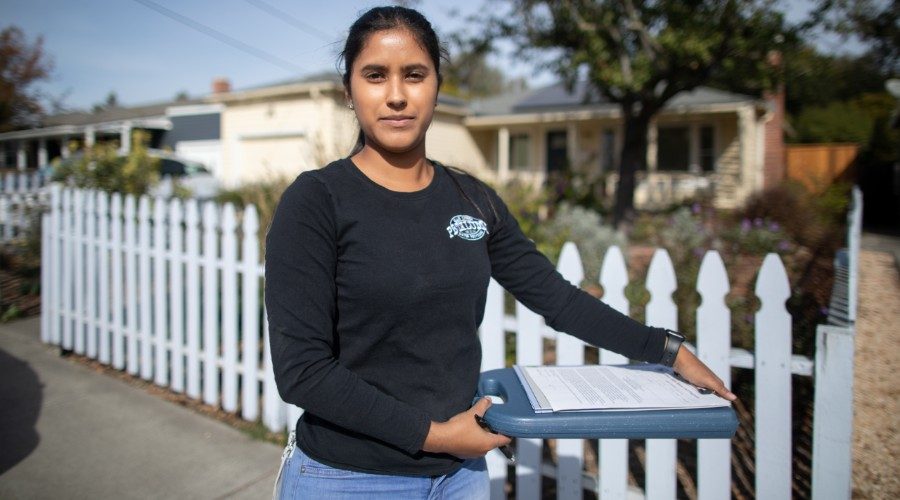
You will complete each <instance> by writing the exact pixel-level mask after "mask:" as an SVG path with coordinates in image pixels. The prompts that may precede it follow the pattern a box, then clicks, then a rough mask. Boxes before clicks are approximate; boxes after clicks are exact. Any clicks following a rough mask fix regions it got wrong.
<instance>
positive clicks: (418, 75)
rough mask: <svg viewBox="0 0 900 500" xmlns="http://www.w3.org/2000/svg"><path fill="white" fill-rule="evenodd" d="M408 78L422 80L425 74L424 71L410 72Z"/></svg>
mask: <svg viewBox="0 0 900 500" xmlns="http://www.w3.org/2000/svg"><path fill="white" fill-rule="evenodd" d="M407 78H409V79H410V80H413V81H417V82H418V81H422V80H423V79H424V78H425V75H424V74H422V73H410V74H409V75H408V76H407Z"/></svg>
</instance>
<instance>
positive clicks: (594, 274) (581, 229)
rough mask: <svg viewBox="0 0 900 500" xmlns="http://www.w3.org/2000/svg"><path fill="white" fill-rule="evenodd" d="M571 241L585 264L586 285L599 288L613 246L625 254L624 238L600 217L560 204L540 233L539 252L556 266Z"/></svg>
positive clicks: (593, 213) (538, 232) (596, 214)
mask: <svg viewBox="0 0 900 500" xmlns="http://www.w3.org/2000/svg"><path fill="white" fill-rule="evenodd" d="M567 241H571V242H572V243H575V246H577V247H578V253H579V254H580V255H581V261H582V263H583V264H584V276H585V278H584V279H585V282H587V283H591V284H596V283H597V279H598V278H599V276H600V266H601V264H602V263H603V256H604V255H606V251H607V250H608V249H609V247H611V246H613V245H617V246H619V247H620V248H621V249H622V251H623V252H625V251H626V245H627V241H626V239H625V235H624V234H622V233H621V232H618V231H616V230H615V229H613V228H611V227H610V226H605V225H603V224H602V221H601V219H600V214H598V213H597V212H595V211H593V210H589V209H586V208H584V207H579V206H577V205H575V206H573V205H570V204H568V203H561V204H560V205H559V206H558V207H557V209H556V213H555V214H554V216H553V218H552V219H550V220H548V221H546V222H545V223H543V224H541V225H540V226H539V227H538V229H537V238H536V239H535V242H536V243H537V247H538V250H540V251H541V252H542V253H543V254H544V255H546V256H547V257H548V258H550V260H552V261H554V262H556V261H557V260H558V259H559V252H560V250H561V249H562V246H563V243H565V242H567Z"/></svg>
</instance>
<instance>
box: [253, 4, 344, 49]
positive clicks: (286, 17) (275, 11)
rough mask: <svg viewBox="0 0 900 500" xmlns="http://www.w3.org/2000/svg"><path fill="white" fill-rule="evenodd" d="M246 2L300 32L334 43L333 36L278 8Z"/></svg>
mask: <svg viewBox="0 0 900 500" xmlns="http://www.w3.org/2000/svg"><path fill="white" fill-rule="evenodd" d="M246 2H247V3H249V4H250V5H252V6H254V7H256V8H257V9H259V10H262V11H264V12H266V13H268V14H271V15H272V16H273V17H277V18H278V19H281V20H282V21H284V22H286V23H288V24H290V25H291V26H293V27H295V28H297V29H299V30H300V31H303V32H306V33H307V34H310V35H313V36H317V37H319V38H321V39H322V40H324V41H326V42H329V43H334V41H335V39H334V36H332V35H329V34H328V33H325V32H324V31H322V30H319V29H318V28H316V27H314V26H310V25H309V24H306V23H304V22H303V21H301V20H299V19H297V18H296V17H294V16H292V15H290V14H288V13H287V12H285V11H283V10H281V9H279V8H278V7H275V6H274V5H271V4H268V3H266V2H263V1H262V0H246Z"/></svg>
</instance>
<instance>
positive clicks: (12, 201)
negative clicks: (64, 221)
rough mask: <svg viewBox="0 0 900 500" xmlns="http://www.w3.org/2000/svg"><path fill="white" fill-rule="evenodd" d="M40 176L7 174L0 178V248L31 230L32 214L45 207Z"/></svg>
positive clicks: (45, 200)
mask: <svg viewBox="0 0 900 500" xmlns="http://www.w3.org/2000/svg"><path fill="white" fill-rule="evenodd" d="M45 184H46V178H45V176H43V175H41V174H40V173H37V172H35V173H31V174H27V173H17V174H13V173H7V174H6V175H2V176H0V244H2V243H8V242H10V241H12V240H14V239H16V238H18V237H20V236H21V235H23V234H24V233H25V230H26V229H28V228H29V227H31V224H32V215H33V213H34V211H36V210H40V209H41V208H42V207H44V206H46V205H47V201H48V200H47V192H46V190H44V189H43V187H44V185H45Z"/></svg>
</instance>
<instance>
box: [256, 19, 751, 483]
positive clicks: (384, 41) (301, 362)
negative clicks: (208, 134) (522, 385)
mask: <svg viewBox="0 0 900 500" xmlns="http://www.w3.org/2000/svg"><path fill="white" fill-rule="evenodd" d="M441 55H442V53H441V49H440V45H439V43H438V40H437V37H436V35H435V33H434V31H433V30H432V28H431V25H430V24H429V23H428V21H427V20H426V19H425V18H424V17H423V16H422V15H421V14H419V13H418V12H416V11H414V10H411V9H406V8H402V7H381V8H375V9H372V10H370V11H368V12H366V13H365V14H363V15H362V16H361V17H360V18H359V19H358V20H357V21H356V22H355V23H354V24H353V26H352V27H351V28H350V32H349V36H348V38H347V42H346V45H345V48H344V51H343V53H342V57H343V61H344V77H343V81H344V87H345V92H346V98H347V102H348V106H349V107H350V108H351V109H353V110H354V112H355V113H356V117H357V119H358V121H359V125H360V129H361V130H360V138H359V141H358V144H357V146H356V147H355V148H354V149H353V151H352V152H351V154H350V156H349V157H347V158H344V159H341V160H338V161H335V162H333V163H331V164H329V165H327V166H325V167H324V168H321V169H318V170H315V171H310V172H304V173H303V174H301V175H300V176H298V177H297V179H296V180H295V181H294V182H293V184H292V185H291V186H290V187H289V188H288V189H287V190H286V191H285V193H284V195H283V197H282V199H281V202H280V204H279V206H278V209H277V211H276V214H275V217H274V219H273V222H272V225H271V227H270V229H269V232H268V235H267V245H266V306H267V310H268V315H269V325H270V340H271V350H272V361H273V366H274V370H275V377H276V381H277V383H278V388H279V392H280V394H281V396H282V398H283V399H284V400H285V401H287V402H289V403H292V404H295V405H297V406H300V407H302V408H304V409H305V413H304V414H303V416H302V417H301V418H300V420H299V421H298V423H297V427H296V447H295V446H294V443H293V441H292V442H291V443H289V445H288V447H287V448H286V450H285V457H284V460H283V463H282V467H283V472H282V473H280V474H279V476H280V477H279V480H277V481H276V482H277V484H276V487H277V488H280V493H278V494H279V496H280V497H282V498H293V497H304V498H344V497H347V496H353V495H354V494H360V495H366V496H367V497H375V498H429V497H440V498H445V497H446V498H483V497H486V496H487V494H488V485H489V481H488V476H487V472H486V466H485V461H484V455H485V453H487V452H488V451H490V450H491V449H493V448H496V447H498V446H502V445H505V444H507V443H509V438H507V437H505V436H502V435H497V434H492V433H490V432H487V431H485V430H483V429H482V428H480V427H479V426H478V424H477V423H476V420H475V418H474V417H475V415H482V414H483V413H484V412H485V411H486V410H487V409H488V407H489V406H490V401H489V400H487V399H483V400H481V401H479V402H478V403H477V404H476V405H475V406H473V407H471V408H470V404H471V401H472V397H473V395H474V393H475V388H476V384H477V380H478V376H479V367H480V363H481V347H480V344H479V341H478V337H477V333H476V330H477V328H478V325H479V323H480V322H481V319H482V316H483V313H484V305H485V298H486V293H487V286H488V282H489V280H490V278H491V277H492V276H493V277H494V278H495V279H496V280H497V281H498V282H499V283H500V284H501V285H503V287H504V288H506V289H507V290H509V291H510V292H512V293H513V294H514V295H515V296H516V298H517V299H518V300H520V301H521V302H522V303H523V304H525V305H527V306H528V307H529V308H531V309H532V310H534V311H536V312H538V313H539V314H541V315H542V316H544V318H546V320H547V323H548V324H549V325H550V326H552V327H553V328H555V329H556V330H559V331H563V332H568V333H571V334H573V335H575V336H577V337H579V338H582V339H584V340H585V341H587V342H590V343H592V344H594V345H599V346H601V347H604V348H607V349H611V350H614V351H617V352H620V353H623V354H624V355H626V356H628V357H629V358H632V359H640V360H645V361H650V362H660V361H663V357H664V354H666V351H668V356H669V360H670V362H669V363H668V364H670V365H671V364H672V363H671V360H674V363H675V367H676V369H677V370H678V371H679V372H680V373H681V374H682V375H683V376H684V377H685V378H686V379H688V380H689V381H691V382H692V383H694V384H696V385H698V386H702V387H706V388H710V389H712V390H714V391H716V392H717V393H719V394H720V395H721V396H723V397H726V398H729V399H733V398H734V395H733V394H731V393H730V392H729V391H728V390H727V389H726V388H725V387H724V385H723V384H722V381H721V380H719V379H718V377H716V376H715V375H714V374H713V373H712V372H711V371H710V370H709V369H708V368H707V367H706V366H705V365H703V364H702V363H701V362H700V361H698V360H697V358H695V357H694V356H693V355H692V354H691V353H690V352H689V351H687V350H685V349H679V344H680V341H679V339H677V338H675V337H672V336H670V335H668V334H667V332H666V331H665V330H663V329H658V328H650V327H646V326H644V325H641V324H639V323H637V322H635V321H633V320H631V319H629V318H627V317H626V316H623V315H621V314H619V313H617V312H615V311H614V310H612V309H611V308H609V307H608V306H606V305H605V304H603V303H602V302H600V301H598V300H596V299H594V298H593V297H591V296H590V295H588V294H587V293H584V292H583V291H581V290H579V289H578V288H576V287H574V286H572V285H570V284H569V283H568V282H566V281H565V280H564V279H563V278H562V277H561V276H560V275H559V274H558V273H557V272H556V271H555V269H554V268H553V266H552V264H551V263H550V262H549V261H548V260H547V259H546V258H545V257H544V256H543V255H541V254H540V253H539V252H538V251H537V250H536V249H535V246H534V244H533V243H532V242H531V241H530V240H529V239H528V238H526V237H525V236H524V235H523V234H522V232H521V230H520V229H519V226H518V224H517V223H516V220H515V218H514V217H513V216H512V215H511V214H510V212H509V211H508V210H507V208H506V206H505V204H504V203H503V201H502V200H501V199H500V198H499V197H498V196H497V194H496V193H495V192H494V191H493V190H491V189H490V188H489V187H487V186H486V185H485V184H483V183H481V182H480V181H478V180H476V179H474V178H473V177H471V176H469V175H466V174H464V173H462V172H461V171H457V170H453V169H450V168H448V167H445V166H443V165H441V164H440V163H438V162H435V161H433V160H430V159H428V158H427V157H426V154H425V134H426V131H427V129H428V127H429V125H430V124H431V120H432V117H433V114H434V108H435V106H436V105H437V96H438V90H439V89H440V85H441V74H440V63H441Z"/></svg>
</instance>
